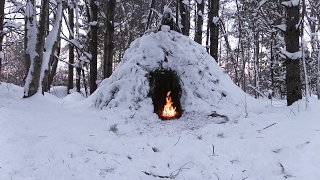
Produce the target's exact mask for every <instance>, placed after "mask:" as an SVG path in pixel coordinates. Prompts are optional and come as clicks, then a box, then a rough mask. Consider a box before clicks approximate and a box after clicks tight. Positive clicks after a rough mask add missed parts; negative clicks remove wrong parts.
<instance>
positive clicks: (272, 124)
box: [257, 123, 277, 133]
mask: <svg viewBox="0 0 320 180" xmlns="http://www.w3.org/2000/svg"><path fill="white" fill-rule="evenodd" d="M276 124H277V123H273V124H271V125H269V126H267V127H265V128H263V129H261V130H257V131H258V132H259V133H260V132H261V131H263V130H265V129H267V128H269V127H271V126H273V125H276Z"/></svg>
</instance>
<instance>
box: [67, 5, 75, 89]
mask: <svg viewBox="0 0 320 180" xmlns="http://www.w3.org/2000/svg"><path fill="white" fill-rule="evenodd" d="M71 2H72V4H71V5H70V6H69V8H68V12H69V18H68V19H69V27H70V29H69V31H71V32H69V39H70V40H71V39H74V31H73V30H74V8H73V7H74V4H73V1H71ZM73 64H74V47H73V45H72V44H70V43H69V67H68V70H69V71H68V90H67V93H68V94H69V93H70V90H71V89H73V67H74V65H73Z"/></svg>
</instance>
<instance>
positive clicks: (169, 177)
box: [142, 161, 194, 179]
mask: <svg viewBox="0 0 320 180" xmlns="http://www.w3.org/2000/svg"><path fill="white" fill-rule="evenodd" d="M188 163H192V164H194V163H193V162H191V161H189V162H187V163H185V164H184V165H182V166H181V167H180V168H179V169H177V170H174V171H172V172H171V173H170V175H169V176H163V175H157V174H153V173H152V172H146V171H142V172H143V173H145V174H146V175H149V176H153V177H158V178H168V179H174V178H176V177H177V176H178V175H179V173H180V172H181V171H182V169H189V168H183V167H184V166H185V165H187V164H188ZM176 171H177V173H175V174H174V172H176Z"/></svg>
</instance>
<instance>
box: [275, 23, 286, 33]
mask: <svg viewBox="0 0 320 180" xmlns="http://www.w3.org/2000/svg"><path fill="white" fill-rule="evenodd" d="M274 27H275V28H277V29H280V30H281V31H283V32H285V31H286V30H287V25H285V24H279V25H275V26H274Z"/></svg>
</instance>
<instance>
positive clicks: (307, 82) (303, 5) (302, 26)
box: [300, 0, 309, 108]
mask: <svg viewBox="0 0 320 180" xmlns="http://www.w3.org/2000/svg"><path fill="white" fill-rule="evenodd" d="M305 12H306V6H305V0H302V15H301V16H302V17H301V19H302V23H301V40H300V42H301V53H302V64H303V71H304V78H305V83H306V84H305V86H306V91H305V92H306V108H308V107H309V80H308V74H307V67H306V59H305V53H304V38H303V37H304V36H303V35H304V33H303V31H304V16H305Z"/></svg>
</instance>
